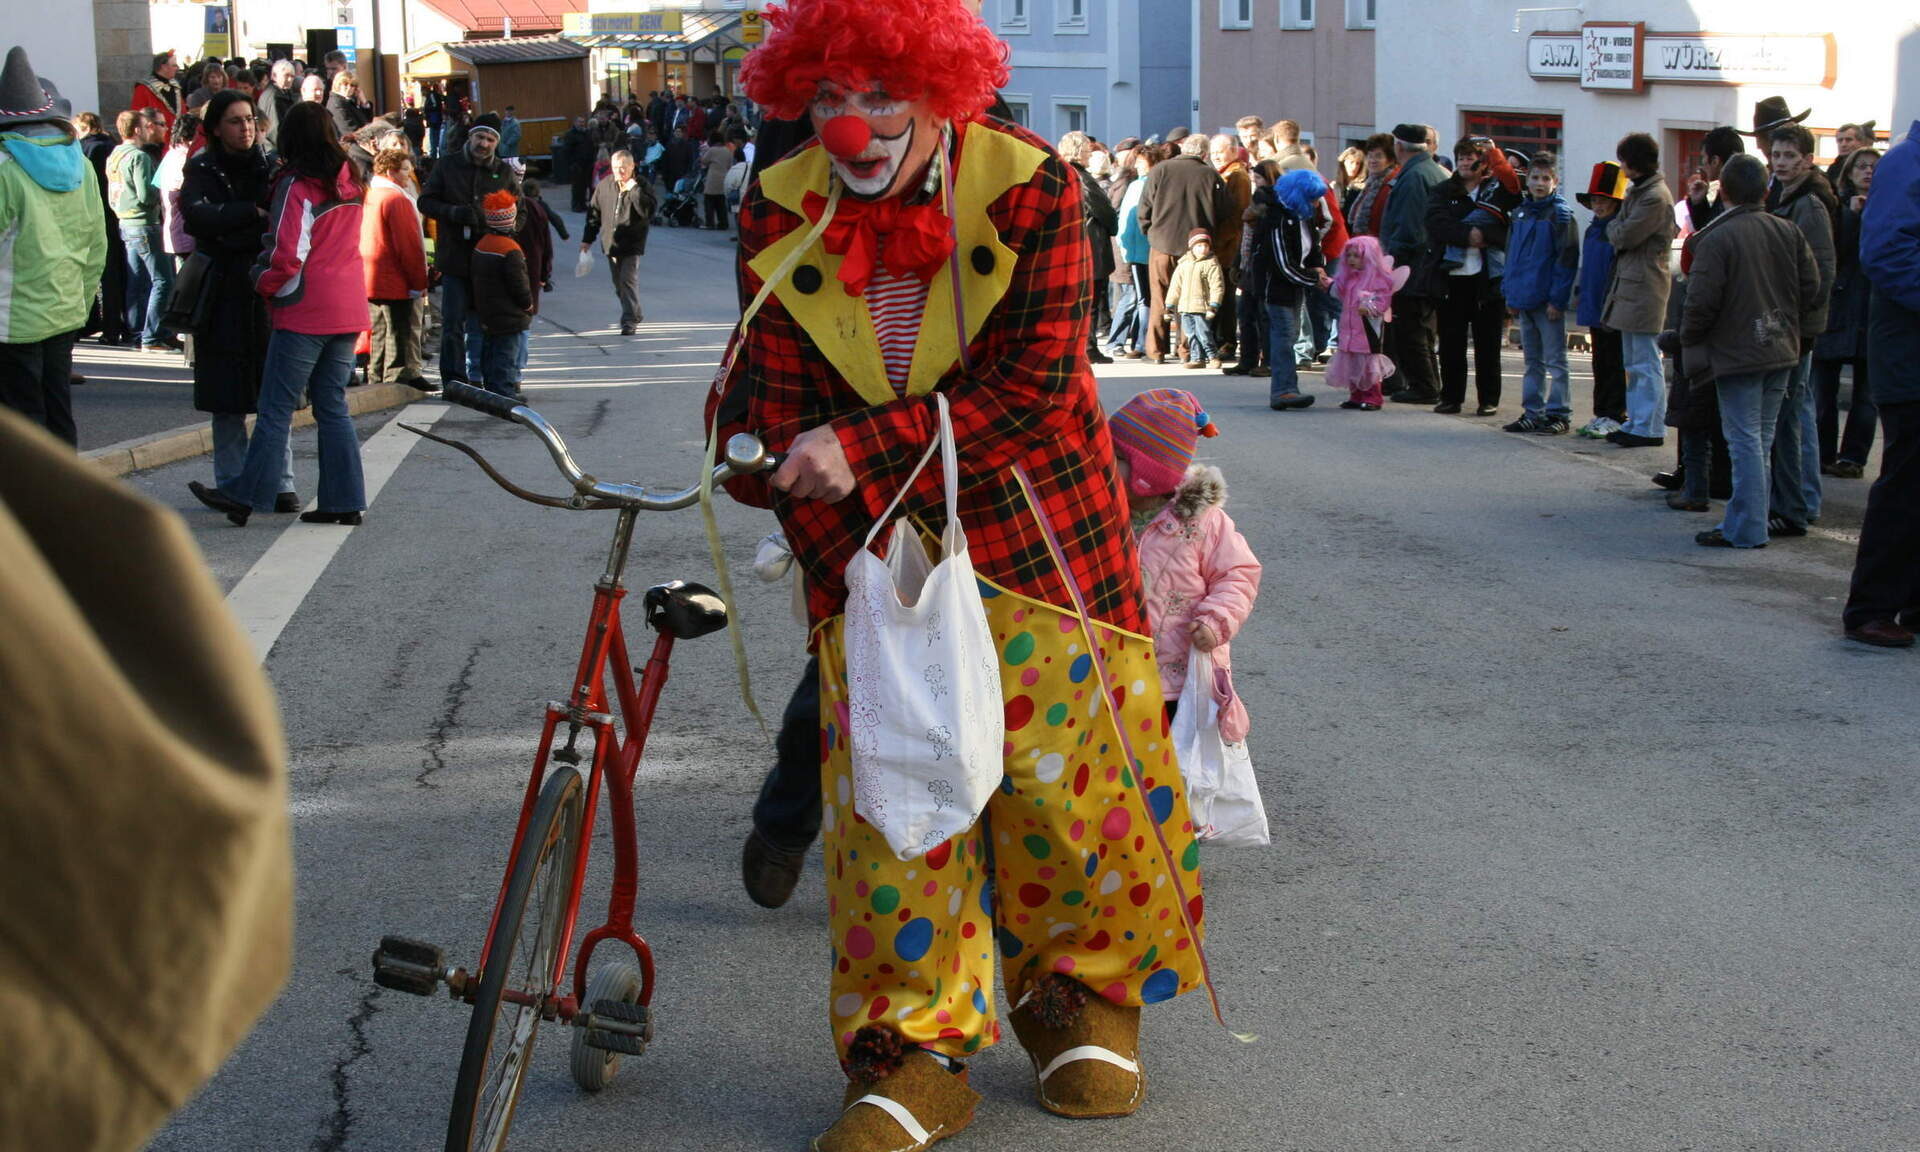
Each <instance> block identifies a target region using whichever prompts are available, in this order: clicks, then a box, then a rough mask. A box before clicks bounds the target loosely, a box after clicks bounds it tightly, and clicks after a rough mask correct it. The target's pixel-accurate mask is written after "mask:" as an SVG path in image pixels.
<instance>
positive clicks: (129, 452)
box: [80, 384, 426, 476]
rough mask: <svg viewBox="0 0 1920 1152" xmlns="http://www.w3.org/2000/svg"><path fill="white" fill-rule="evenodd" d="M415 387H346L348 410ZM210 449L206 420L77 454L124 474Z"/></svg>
mask: <svg viewBox="0 0 1920 1152" xmlns="http://www.w3.org/2000/svg"><path fill="white" fill-rule="evenodd" d="M425 395H426V393H424V392H421V391H420V390H419V389H417V388H410V387H408V386H407V385H405V384H367V385H362V386H361V387H358V388H349V389H347V414H348V415H350V416H359V415H362V414H364V413H367V412H379V411H381V410H383V409H387V408H398V407H399V406H401V405H402V404H411V403H413V402H414V401H415V400H418V399H420V398H421V397H422V396H425ZM253 421H254V418H253V417H251V416H249V417H247V431H248V432H249V433H251V432H252V431H253ZM312 423H313V410H312V409H311V408H302V409H300V410H299V411H298V412H295V413H294V414H293V426H294V427H295V428H305V427H308V426H310V425H311V424H312ZM211 451H213V429H212V428H211V427H209V426H208V425H206V424H195V425H190V426H188V427H186V428H175V429H172V430H171V431H167V432H155V433H153V434H152V435H151V436H139V437H135V438H134V439H132V440H122V441H120V442H119V443H118V444H109V445H107V446H106V447H104V448H93V449H89V450H88V451H85V452H82V453H81V454H80V456H81V458H82V459H84V460H86V461H87V462H88V463H90V464H92V465H93V466H94V467H96V468H98V469H100V470H101V471H102V472H105V473H106V474H107V475H109V476H125V475H126V474H127V473H129V472H139V471H143V470H145V469H148V468H158V467H160V466H161V465H162V464H172V463H175V462H176V461H180V460H188V459H191V458H193V457H195V456H203V455H205V454H206V453H208V452H211Z"/></svg>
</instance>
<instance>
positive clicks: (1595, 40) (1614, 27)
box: [1580, 23, 1647, 92]
mask: <svg viewBox="0 0 1920 1152" xmlns="http://www.w3.org/2000/svg"><path fill="white" fill-rule="evenodd" d="M1646 33H1647V26H1646V25H1645V24H1640V23H1592V24H1582V25H1581V26H1580V87H1582V88H1585V89H1586V90H1588V91H1589V92H1638V91H1640V90H1641V89H1642V88H1644V87H1646V81H1645V80H1644V79H1642V78H1641V74H1640V62H1641V61H1640V52H1641V49H1642V47H1643V46H1644V38H1645V36H1646Z"/></svg>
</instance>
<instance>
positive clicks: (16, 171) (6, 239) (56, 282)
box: [0, 47, 107, 444]
mask: <svg viewBox="0 0 1920 1152" xmlns="http://www.w3.org/2000/svg"><path fill="white" fill-rule="evenodd" d="M72 114H73V109H72V107H71V106H70V105H69V104H68V103H67V101H65V100H62V99H61V98H60V94H59V93H58V92H57V91H55V89H54V86H53V85H52V84H51V83H48V82H47V81H45V80H42V79H40V78H39V77H38V76H37V75H35V74H34V71H33V65H32V64H30V63H29V62H28V61H27V54H26V51H25V50H24V49H21V48H18V47H16V48H13V49H10V50H9V51H8V52H7V59H6V64H5V66H4V67H0V404H4V405H5V406H7V407H8V408H12V409H13V410H15V411H16V412H19V413H21V414H22V415H24V416H26V417H27V418H28V419H30V420H33V421H35V422H37V423H38V424H40V425H41V426H42V427H44V428H46V429H47V431H49V432H51V433H53V434H54V435H56V436H58V437H60V438H61V439H63V440H65V441H66V442H67V443H69V444H77V443H78V442H79V436H78V433H77V431H76V429H75V428H74V423H73V402H72V397H71V389H72V381H73V342H74V340H75V339H76V338H77V337H78V336H79V335H80V329H81V328H83V327H84V326H85V325H86V323H87V307H88V305H89V304H90V303H91V302H92V300H93V294H94V290H95V289H97V288H98V287H99V285H100V271H101V269H102V268H104V267H105V266H106V262H107V233H106V227H105V223H104V222H103V221H102V220H101V218H100V184H99V181H98V180H97V179H96V178H95V176H94V174H93V165H91V164H89V163H87V160H86V157H84V156H82V155H81V154H80V143H79V141H78V140H76V139H75V138H74V134H73V127H72V124H71V121H70V119H69V117H71V116H72Z"/></svg>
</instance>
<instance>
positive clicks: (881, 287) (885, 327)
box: [867, 267, 928, 396]
mask: <svg viewBox="0 0 1920 1152" xmlns="http://www.w3.org/2000/svg"><path fill="white" fill-rule="evenodd" d="M927 288H928V285H927V283H926V282H925V281H923V280H921V279H920V278H919V277H918V276H915V275H913V274H911V273H909V274H907V275H905V276H896V275H894V274H893V273H891V272H889V271H887V270H886V268H885V267H878V268H875V269H874V271H873V278H872V279H871V280H869V281H868V282H867V310H868V311H869V312H870V313H872V315H873V328H874V332H875V334H877V335H878V336H879V338H880V357H881V359H883V360H885V361H886V364H887V382H888V383H890V384H892V385H893V391H894V393H895V394H896V395H899V396H905V395H906V394H907V374H908V373H909V372H910V371H912V369H913V346H914V344H916V343H918V342H919V339H920V321H921V319H922V318H923V317H924V316H925V315H926V311H927Z"/></svg>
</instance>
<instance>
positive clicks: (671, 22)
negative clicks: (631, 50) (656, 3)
mask: <svg viewBox="0 0 1920 1152" xmlns="http://www.w3.org/2000/svg"><path fill="white" fill-rule="evenodd" d="M560 23H561V31H562V32H563V33H564V34H565V35H568V36H677V35H679V34H680V30H681V25H680V13H678V12H568V13H566V14H565V15H563V16H562V17H561V22H560Z"/></svg>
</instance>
